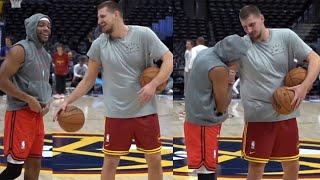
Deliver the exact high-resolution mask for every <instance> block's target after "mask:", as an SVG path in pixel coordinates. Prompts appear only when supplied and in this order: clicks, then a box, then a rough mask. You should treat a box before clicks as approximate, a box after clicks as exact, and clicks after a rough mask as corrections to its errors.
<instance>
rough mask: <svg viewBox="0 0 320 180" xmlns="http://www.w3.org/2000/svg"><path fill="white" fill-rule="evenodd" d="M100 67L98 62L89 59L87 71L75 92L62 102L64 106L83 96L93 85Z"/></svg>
mask: <svg viewBox="0 0 320 180" xmlns="http://www.w3.org/2000/svg"><path fill="white" fill-rule="evenodd" d="M100 67H101V62H100V61H95V60H92V59H89V65H88V70H87V72H86V74H85V75H84V77H83V79H82V80H81V81H80V83H79V84H78V86H77V87H76V88H75V90H74V91H73V92H72V93H71V94H70V95H69V96H68V97H67V99H66V100H65V101H64V104H65V105H68V104H71V103H73V102H74V101H75V100H77V99H78V98H80V97H81V96H83V95H85V94H86V93H87V92H88V91H89V90H90V89H91V88H92V86H93V85H94V83H95V81H96V78H97V76H98V73H99V70H100Z"/></svg>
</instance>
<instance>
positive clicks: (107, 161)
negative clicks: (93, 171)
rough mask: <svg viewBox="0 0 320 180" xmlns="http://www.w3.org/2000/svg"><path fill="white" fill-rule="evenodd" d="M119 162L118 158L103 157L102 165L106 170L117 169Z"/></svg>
mask: <svg viewBox="0 0 320 180" xmlns="http://www.w3.org/2000/svg"><path fill="white" fill-rule="evenodd" d="M119 161H120V156H112V155H105V157H104V161H103V163H104V166H106V167H107V168H108V169H110V168H111V169H115V168H117V167H118V164H119Z"/></svg>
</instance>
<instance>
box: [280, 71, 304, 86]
mask: <svg viewBox="0 0 320 180" xmlns="http://www.w3.org/2000/svg"><path fill="white" fill-rule="evenodd" d="M306 76H307V70H306V69H304V68H301V67H298V68H294V69H292V70H290V71H289V72H288V74H287V75H286V77H285V79H284V85H285V86H288V87H292V86H296V85H299V84H301V83H302V82H303V81H304V79H305V78H306Z"/></svg>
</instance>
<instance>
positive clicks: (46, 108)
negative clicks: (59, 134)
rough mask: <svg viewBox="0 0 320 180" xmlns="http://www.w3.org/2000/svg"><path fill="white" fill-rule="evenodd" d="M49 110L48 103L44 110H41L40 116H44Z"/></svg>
mask: <svg viewBox="0 0 320 180" xmlns="http://www.w3.org/2000/svg"><path fill="white" fill-rule="evenodd" d="M49 109H50V103H48V104H47V105H46V106H45V107H44V108H42V110H41V115H42V116H45V115H46V114H47V113H48V112H49Z"/></svg>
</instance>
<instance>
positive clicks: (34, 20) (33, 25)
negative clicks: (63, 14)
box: [24, 13, 52, 48]
mask: <svg viewBox="0 0 320 180" xmlns="http://www.w3.org/2000/svg"><path fill="white" fill-rule="evenodd" d="M44 17H46V18H48V19H49V20H50V22H52V21H51V19H50V18H49V16H47V15H44V14H41V13H37V14H34V15H32V16H30V17H29V18H27V19H25V20H24V26H25V28H26V34H27V39H28V40H30V41H33V42H34V43H35V44H36V47H37V48H40V47H42V46H43V44H42V43H41V42H40V41H39V39H38V36H37V32H36V31H37V25H38V22H39V20H40V19H41V18H44Z"/></svg>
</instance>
